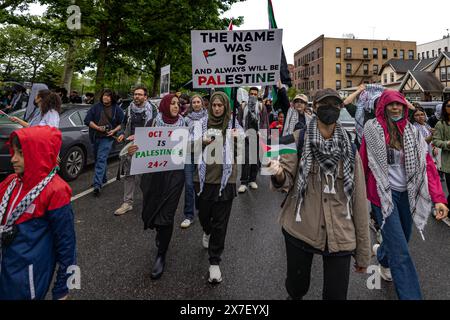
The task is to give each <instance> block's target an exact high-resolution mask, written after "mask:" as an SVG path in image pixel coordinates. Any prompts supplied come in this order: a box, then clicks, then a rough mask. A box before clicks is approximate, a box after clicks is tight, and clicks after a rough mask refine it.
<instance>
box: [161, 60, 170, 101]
mask: <svg viewBox="0 0 450 320" xmlns="http://www.w3.org/2000/svg"><path fill="white" fill-rule="evenodd" d="M169 93H170V65H167V66H165V67H162V68H161V82H160V89H159V96H160V97H164V96H165V95H167V94H169Z"/></svg>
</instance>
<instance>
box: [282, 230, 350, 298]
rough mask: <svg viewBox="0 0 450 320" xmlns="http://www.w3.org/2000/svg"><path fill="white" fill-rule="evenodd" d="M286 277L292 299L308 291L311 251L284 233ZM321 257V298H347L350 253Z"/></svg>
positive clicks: (300, 296)
mask: <svg viewBox="0 0 450 320" xmlns="http://www.w3.org/2000/svg"><path fill="white" fill-rule="evenodd" d="M285 243H286V257H287V278H286V283H285V285H286V290H287V292H288V294H289V296H290V297H291V298H292V299H293V300H301V299H303V297H304V296H305V295H306V294H307V293H308V290H309V285H310V281H311V265H312V260H313V256H314V254H313V253H310V252H306V251H304V250H302V249H301V248H299V247H297V246H295V245H294V244H293V243H292V242H291V241H290V240H289V239H288V238H287V236H286V235H285ZM322 257H323V290H322V299H323V300H347V291H348V283H349V277H350V261H351V255H345V256H325V255H324V256H322Z"/></svg>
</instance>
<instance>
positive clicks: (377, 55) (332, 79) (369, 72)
mask: <svg viewBox="0 0 450 320" xmlns="http://www.w3.org/2000/svg"><path fill="white" fill-rule="evenodd" d="M415 57H416V42H409V41H395V40H367V39H354V38H351V39H346V38H327V37H325V36H324V35H321V36H320V37H318V38H317V39H315V40H313V41H312V42H310V43H309V44H308V45H306V46H305V47H303V48H302V49H300V50H298V51H297V52H296V53H295V54H294V67H295V69H294V70H295V72H294V78H293V79H292V80H293V84H294V86H295V88H296V89H298V90H300V91H302V92H304V93H305V94H306V95H308V96H309V97H310V98H312V97H314V94H315V93H316V92H317V90H319V89H323V88H333V89H336V90H341V89H344V88H350V87H355V86H358V85H360V84H362V83H374V82H379V81H380V76H379V72H380V70H381V67H382V66H383V65H384V64H385V63H386V62H387V61H388V60H390V59H403V60H414V59H415Z"/></svg>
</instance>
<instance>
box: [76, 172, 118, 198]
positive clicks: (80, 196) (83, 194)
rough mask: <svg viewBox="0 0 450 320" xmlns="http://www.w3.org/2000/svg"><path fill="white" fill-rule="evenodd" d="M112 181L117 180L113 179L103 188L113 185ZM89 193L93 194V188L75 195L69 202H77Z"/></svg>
mask: <svg viewBox="0 0 450 320" xmlns="http://www.w3.org/2000/svg"><path fill="white" fill-rule="evenodd" d="M121 178H123V177H121ZM114 181H117V178H113V179H111V180H109V181H108V182H106V183H105V184H104V185H103V186H107V185H109V184H111V183H113V182H114ZM91 192H94V188H90V189H87V190H86V191H83V192H81V193H79V194H77V195H76V196H73V197H72V199H70V201H75V200H78V199H80V198H82V197H84V196H87V195H88V194H89V193H91Z"/></svg>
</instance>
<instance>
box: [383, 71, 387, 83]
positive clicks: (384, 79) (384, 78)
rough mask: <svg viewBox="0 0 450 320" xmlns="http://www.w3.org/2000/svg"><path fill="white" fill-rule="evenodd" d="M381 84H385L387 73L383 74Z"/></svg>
mask: <svg viewBox="0 0 450 320" xmlns="http://www.w3.org/2000/svg"><path fill="white" fill-rule="evenodd" d="M383 83H384V84H386V83H387V73H385V74H384V75H383Z"/></svg>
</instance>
